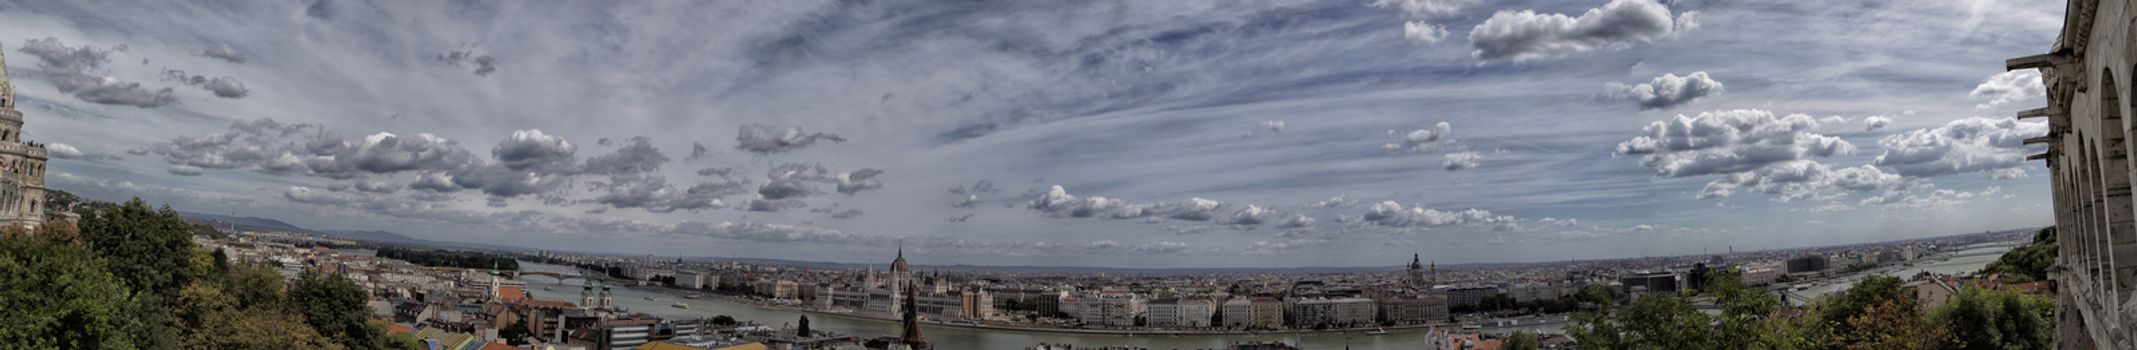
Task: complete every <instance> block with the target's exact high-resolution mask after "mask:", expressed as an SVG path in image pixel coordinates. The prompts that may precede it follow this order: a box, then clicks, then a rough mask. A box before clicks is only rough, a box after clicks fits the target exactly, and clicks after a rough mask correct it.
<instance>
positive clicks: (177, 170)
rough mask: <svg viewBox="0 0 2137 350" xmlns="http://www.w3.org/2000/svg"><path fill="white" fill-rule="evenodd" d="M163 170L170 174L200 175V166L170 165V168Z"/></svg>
mask: <svg viewBox="0 0 2137 350" xmlns="http://www.w3.org/2000/svg"><path fill="white" fill-rule="evenodd" d="M164 171H165V172H169V173H171V174H172V175H184V176H200V167H197V166H191V165H172V166H171V168H170V169H166V170H164Z"/></svg>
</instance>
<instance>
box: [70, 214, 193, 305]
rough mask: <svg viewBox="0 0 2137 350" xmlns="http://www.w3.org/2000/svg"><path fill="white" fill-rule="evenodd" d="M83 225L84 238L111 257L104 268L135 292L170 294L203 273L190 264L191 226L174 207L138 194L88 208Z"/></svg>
mask: <svg viewBox="0 0 2137 350" xmlns="http://www.w3.org/2000/svg"><path fill="white" fill-rule="evenodd" d="M80 226H81V236H82V239H83V241H85V242H87V243H89V247H90V248H91V249H94V250H95V251H96V253H97V255H98V256H100V257H102V258H104V259H108V260H110V264H108V265H105V269H106V270H108V271H110V272H111V274H112V275H115V276H118V277H119V279H120V280H121V281H124V282H126V285H127V287H128V288H130V289H132V290H134V291H136V292H139V293H142V294H151V295H154V296H156V297H162V299H164V300H169V299H170V298H168V297H170V296H171V295H170V293H175V292H177V291H178V290H180V289H183V288H184V287H185V286H186V285H187V284H189V283H191V282H192V281H193V279H194V278H195V277H197V276H199V275H200V271H196V270H194V269H193V268H192V267H193V262H194V261H195V260H194V245H193V240H192V229H191V228H190V227H188V226H187V225H186V223H185V220H182V219H180V218H179V217H178V212H177V211H174V210H171V208H170V207H164V208H163V209H162V210H151V209H149V206H148V203H147V202H143V201H141V199H140V198H134V199H133V200H131V201H127V202H126V204H120V205H107V206H100V207H98V208H96V209H93V210H90V211H89V212H88V213H86V214H84V215H82V218H81V224H80Z"/></svg>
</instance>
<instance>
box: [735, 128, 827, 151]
mask: <svg viewBox="0 0 2137 350" xmlns="http://www.w3.org/2000/svg"><path fill="white" fill-rule="evenodd" d="M817 141H831V142H846V138H844V137H839V136H838V135H832V134H826V133H820V132H819V133H807V132H804V131H802V129H801V127H799V126H789V127H785V128H776V127H772V126H768V125H759V124H749V125H743V126H742V127H741V129H739V130H736V131H735V149H739V150H743V151H747V152H751V153H757V154H771V153H779V152H786V151H792V150H797V149H802V148H806V147H809V146H810V145H814V144H816V142H817Z"/></svg>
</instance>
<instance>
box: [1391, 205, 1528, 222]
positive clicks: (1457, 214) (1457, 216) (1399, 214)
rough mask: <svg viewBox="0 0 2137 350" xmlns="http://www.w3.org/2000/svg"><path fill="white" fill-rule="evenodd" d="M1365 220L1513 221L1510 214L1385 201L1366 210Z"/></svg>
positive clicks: (1514, 219)
mask: <svg viewBox="0 0 2137 350" xmlns="http://www.w3.org/2000/svg"><path fill="white" fill-rule="evenodd" d="M1363 218H1364V219H1365V222H1370V223H1373V224H1378V225H1381V226H1392V227H1440V226H1447V225H1473V224H1495V223H1502V222H1514V221H1517V219H1516V218H1514V217H1512V216H1503V215H1492V213H1491V212H1490V211H1485V210H1480V209H1469V210H1462V211H1439V210H1434V209H1427V208H1422V207H1411V208H1404V207H1403V205H1402V204H1401V203H1396V202H1395V201H1385V202H1380V203H1379V204H1374V205H1373V207H1372V208H1371V209H1368V210H1366V212H1365V216H1364V217H1363Z"/></svg>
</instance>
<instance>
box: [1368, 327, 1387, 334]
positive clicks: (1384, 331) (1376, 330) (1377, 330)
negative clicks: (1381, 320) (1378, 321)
mask: <svg viewBox="0 0 2137 350" xmlns="http://www.w3.org/2000/svg"><path fill="white" fill-rule="evenodd" d="M1365 335H1388V329H1387V328H1374V329H1373V330H1371V331H1366V332H1365Z"/></svg>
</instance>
